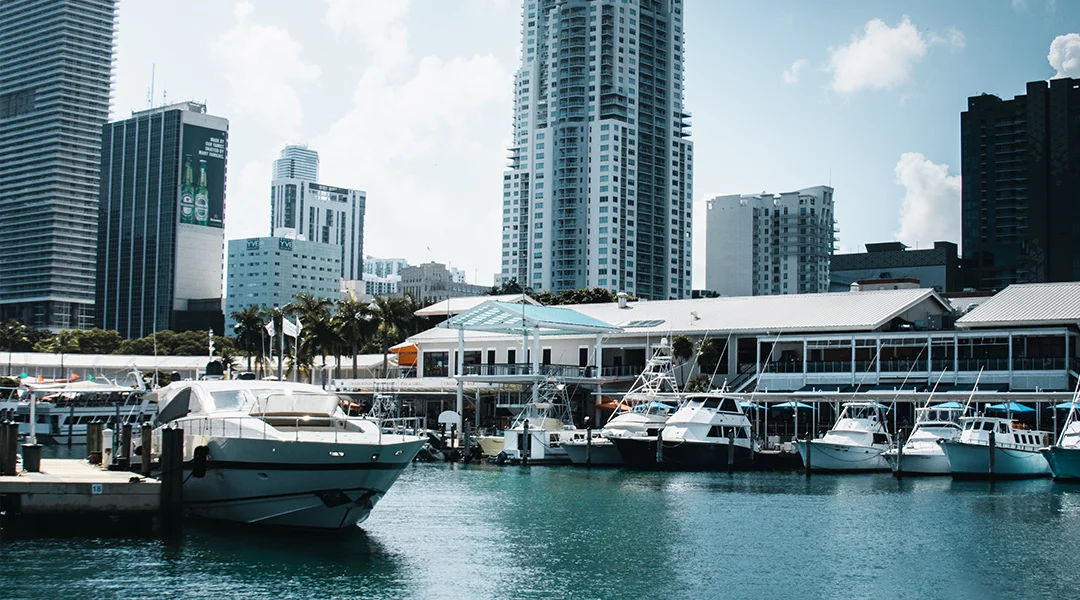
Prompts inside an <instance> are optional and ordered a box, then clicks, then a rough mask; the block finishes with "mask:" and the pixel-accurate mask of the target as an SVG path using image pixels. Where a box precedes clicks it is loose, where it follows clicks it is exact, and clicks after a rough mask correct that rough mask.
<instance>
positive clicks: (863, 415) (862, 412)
mask: <svg viewBox="0 0 1080 600" xmlns="http://www.w3.org/2000/svg"><path fill="white" fill-rule="evenodd" d="M876 414H877V410H876V409H875V408H874V407H872V406H848V407H847V408H845V409H844V414H843V415H841V416H840V418H841V419H869V418H871V417H873V416H875V415H876Z"/></svg>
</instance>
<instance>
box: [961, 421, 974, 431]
mask: <svg viewBox="0 0 1080 600" xmlns="http://www.w3.org/2000/svg"><path fill="white" fill-rule="evenodd" d="M973 427H975V423H973V422H971V421H968V422H967V423H964V431H971V429H972V428H973Z"/></svg>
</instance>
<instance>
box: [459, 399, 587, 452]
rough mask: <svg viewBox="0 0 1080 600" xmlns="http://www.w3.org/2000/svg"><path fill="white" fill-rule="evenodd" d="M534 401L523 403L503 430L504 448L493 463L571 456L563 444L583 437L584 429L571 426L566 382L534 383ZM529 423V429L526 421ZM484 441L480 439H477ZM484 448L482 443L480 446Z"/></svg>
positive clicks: (572, 423)
mask: <svg viewBox="0 0 1080 600" xmlns="http://www.w3.org/2000/svg"><path fill="white" fill-rule="evenodd" d="M536 385H537V386H538V387H539V390H538V391H537V396H536V398H537V400H536V401H534V402H530V403H528V404H526V405H525V408H523V409H522V410H521V412H519V413H518V414H517V416H516V417H515V418H514V422H513V424H512V425H511V426H510V428H509V429H507V430H506V431H504V432H503V448H502V450H501V451H499V453H498V455H497V456H496V462H498V463H500V464H501V463H504V462H506V461H512V462H517V461H519V460H522V459H523V458H526V456H525V453H526V452H528V457H527V458H528V460H529V462H530V463H532V464H559V463H569V462H570V457H569V456H567V455H566V450H565V449H564V448H563V447H562V446H563V444H564V443H565V442H568V441H570V440H572V439H574V438H575V437H577V438H579V439H584V436H585V433H586V432H585V431H584V430H581V429H577V428H576V427H574V419H573V416H572V415H571V414H570V401H569V398H568V397H567V394H566V384H564V383H560V382H559V381H558V380H556V379H554V378H552V379H550V380H543V381H540V382H538V383H537V384H536ZM526 423H528V432H526V431H525V424H526ZM479 443H481V444H483V441H481V442H479ZM481 448H483V445H481Z"/></svg>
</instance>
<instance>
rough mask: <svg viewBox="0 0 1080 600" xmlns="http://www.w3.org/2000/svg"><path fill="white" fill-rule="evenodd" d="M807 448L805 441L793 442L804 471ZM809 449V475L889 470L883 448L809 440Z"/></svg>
mask: <svg viewBox="0 0 1080 600" xmlns="http://www.w3.org/2000/svg"><path fill="white" fill-rule="evenodd" d="M807 446H808V444H807V442H805V441H799V442H795V449H796V451H797V452H798V453H799V458H801V459H802V464H803V468H804V469H805V468H806V467H807V454H806V453H807ZM809 448H810V453H811V454H810V456H809V459H810V460H809V465H810V472H811V473H817V472H826V473H872V472H875V471H888V470H889V463H887V462H886V461H885V456H884V453H885V449H884V448H878V447H875V446H855V445H848V444H830V443H828V442H823V441H821V440H810V443H809Z"/></svg>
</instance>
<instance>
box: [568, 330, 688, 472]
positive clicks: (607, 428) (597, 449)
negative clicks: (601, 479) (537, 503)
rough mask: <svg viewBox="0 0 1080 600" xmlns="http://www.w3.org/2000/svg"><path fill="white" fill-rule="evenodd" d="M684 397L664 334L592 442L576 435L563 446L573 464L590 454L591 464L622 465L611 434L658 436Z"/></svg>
mask: <svg viewBox="0 0 1080 600" xmlns="http://www.w3.org/2000/svg"><path fill="white" fill-rule="evenodd" d="M681 397H682V394H680V393H679V384H678V382H677V381H676V380H675V367H674V362H673V360H672V350H671V345H670V344H668V341H667V338H664V339H662V340H661V341H660V344H659V345H657V346H656V347H655V348H654V349H653V355H652V357H651V358H650V359H649V362H648V363H647V364H646V365H645V369H644V370H643V371H642V372H641V374H640V375H638V378H637V380H636V381H635V382H634V385H632V386H631V387H630V390H629V391H627V392H626V394H625V395H624V396H623V397H622V399H621V400H619V403H618V404H617V405H616V406H615V410H614V412H612V414H611V418H609V419H608V422H607V423H606V424H605V425H604V427H603V428H602V429H600V430H599V431H597V432H595V433H594V434H593V437H592V440H591V442H589V441H586V440H584V439H574V440H570V441H568V442H566V443H564V444H563V448H564V449H565V450H566V454H567V455H569V456H570V460H572V461H573V462H574V464H585V462H586V454H588V458H589V463H590V464H594V465H621V464H622V463H623V460H622V455H620V454H619V451H618V449H617V448H616V447H615V444H613V443H612V442H611V438H616V437H634V436H646V437H656V432H657V431H659V430H660V429H661V428H663V427H664V424H665V423H666V422H667V420H668V418H669V417H671V415H672V414H674V413H675V410H676V408H677V407H678V406H679V401H680V399H681ZM590 445H591V447H590Z"/></svg>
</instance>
